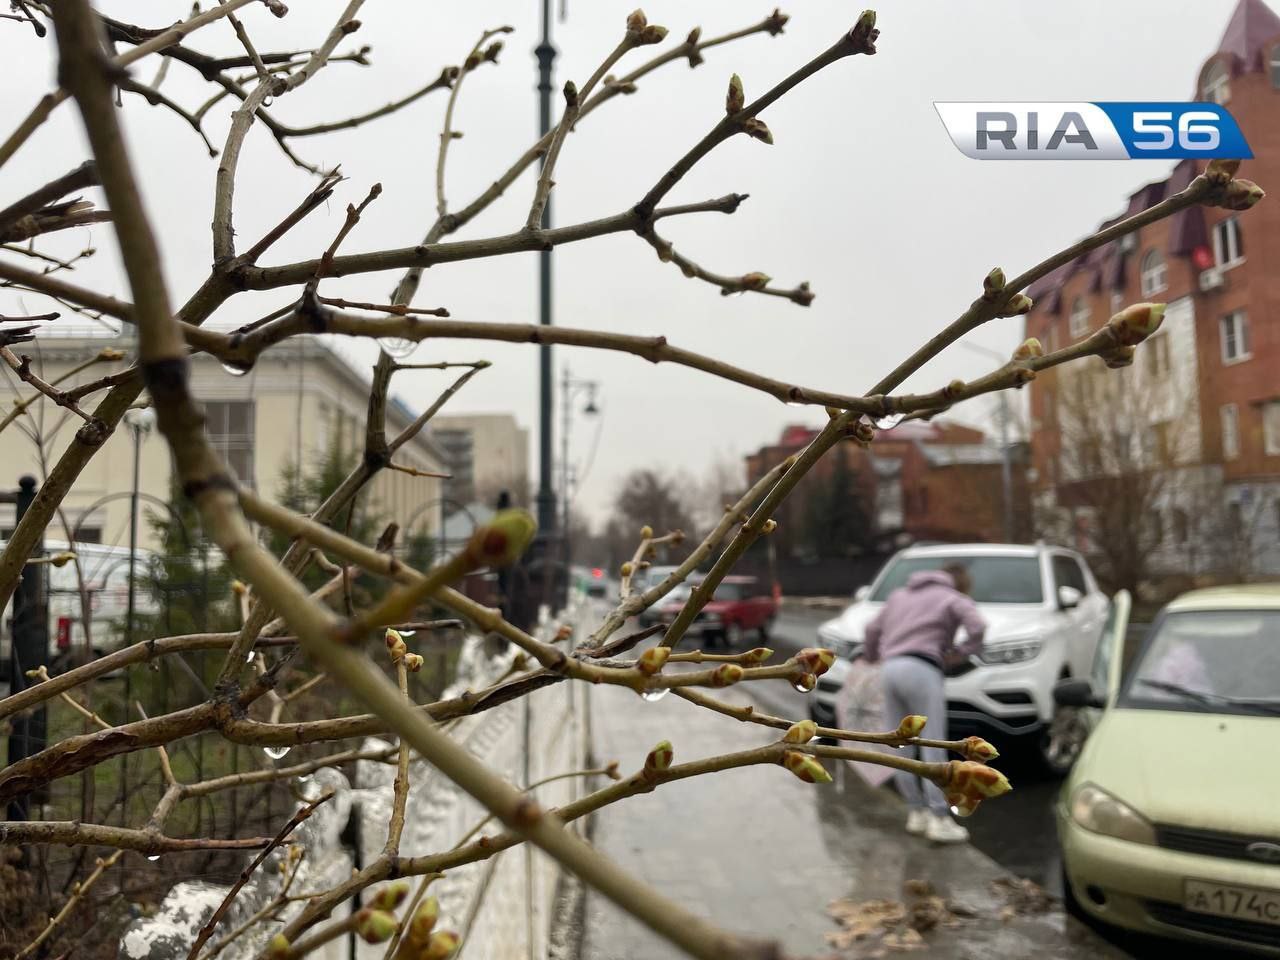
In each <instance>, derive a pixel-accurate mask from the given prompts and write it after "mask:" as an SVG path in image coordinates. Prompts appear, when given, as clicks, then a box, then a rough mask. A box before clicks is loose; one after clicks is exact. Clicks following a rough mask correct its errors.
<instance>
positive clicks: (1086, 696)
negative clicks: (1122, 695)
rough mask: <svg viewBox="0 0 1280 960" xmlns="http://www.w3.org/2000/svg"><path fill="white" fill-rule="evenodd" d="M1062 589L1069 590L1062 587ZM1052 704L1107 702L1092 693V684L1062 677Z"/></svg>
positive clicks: (1069, 705) (1104, 703)
mask: <svg viewBox="0 0 1280 960" xmlns="http://www.w3.org/2000/svg"><path fill="white" fill-rule="evenodd" d="M1063 589H1070V588H1069V587H1064V588H1063ZM1053 702H1054V703H1056V704H1057V705H1058V706H1060V707H1096V708H1098V709H1101V708H1102V707H1105V706H1106V705H1107V702H1106V701H1105V700H1104V699H1103V698H1102V697H1100V696H1098V695H1097V694H1096V693H1094V691H1093V684H1092V683H1091V682H1090V681H1089V680H1086V679H1083V678H1077V677H1064V678H1063V679H1061V680H1059V681H1058V682H1057V683H1055V684H1054V685H1053Z"/></svg>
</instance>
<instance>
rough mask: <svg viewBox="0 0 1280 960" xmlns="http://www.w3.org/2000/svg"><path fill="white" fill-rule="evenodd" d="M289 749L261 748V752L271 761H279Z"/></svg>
mask: <svg viewBox="0 0 1280 960" xmlns="http://www.w3.org/2000/svg"><path fill="white" fill-rule="evenodd" d="M290 749H291V748H290V747H263V748H262V752H263V753H265V754H266V755H267V756H268V757H270V758H271V759H272V760H279V759H280V758H281V757H284V756H286V755H287V754H288V753H289V750H290Z"/></svg>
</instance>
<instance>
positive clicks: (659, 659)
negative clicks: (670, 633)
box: [636, 647, 671, 677]
mask: <svg viewBox="0 0 1280 960" xmlns="http://www.w3.org/2000/svg"><path fill="white" fill-rule="evenodd" d="M669 656H671V648H670V647H650V648H649V649H648V650H646V651H645V652H644V653H642V654H640V658H639V659H638V660H636V669H637V670H639V671H640V672H641V673H643V674H644V675H645V676H646V677H652V676H653V675H654V674H655V673H657V672H658V671H659V670H661V669H662V666H663V664H665V663H666V662H667V658H668V657H669Z"/></svg>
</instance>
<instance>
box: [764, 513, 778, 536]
mask: <svg viewBox="0 0 1280 960" xmlns="http://www.w3.org/2000/svg"><path fill="white" fill-rule="evenodd" d="M777 529H778V521H777V520H775V519H773V517H770V518H769V519H768V520H766V521H765V522H764V523H763V524H761V525H760V532H761V533H764V534H769V533H773V531H775V530H777Z"/></svg>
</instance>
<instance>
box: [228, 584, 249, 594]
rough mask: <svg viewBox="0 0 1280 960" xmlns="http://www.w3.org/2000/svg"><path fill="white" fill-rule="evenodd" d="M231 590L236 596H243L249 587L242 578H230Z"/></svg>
mask: <svg viewBox="0 0 1280 960" xmlns="http://www.w3.org/2000/svg"><path fill="white" fill-rule="evenodd" d="M231 592H232V593H234V594H235V595H236V596H237V597H243V596H244V595H245V594H246V593H248V592H249V587H248V585H246V584H245V582H244V581H243V580H232V581H231Z"/></svg>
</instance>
